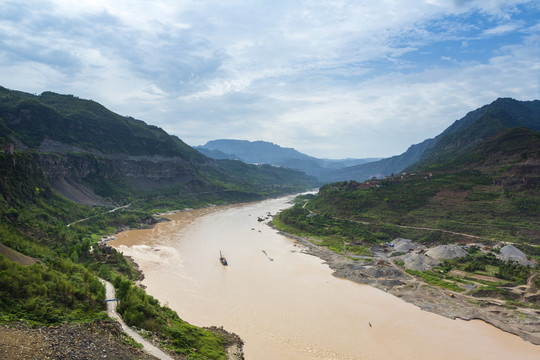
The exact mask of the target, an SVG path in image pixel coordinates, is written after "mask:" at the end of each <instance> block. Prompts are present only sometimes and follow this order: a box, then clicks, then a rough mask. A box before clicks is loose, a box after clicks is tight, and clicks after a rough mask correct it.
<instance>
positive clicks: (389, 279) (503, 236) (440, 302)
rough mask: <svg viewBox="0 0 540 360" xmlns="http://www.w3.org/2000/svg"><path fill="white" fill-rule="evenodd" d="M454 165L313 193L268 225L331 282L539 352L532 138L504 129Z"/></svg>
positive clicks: (537, 142) (539, 221) (539, 146)
mask: <svg viewBox="0 0 540 360" xmlns="http://www.w3.org/2000/svg"><path fill="white" fill-rule="evenodd" d="M462 135H463V136H465V138H466V137H467V136H471V134H467V133H466V132H464V133H462ZM472 137H474V136H472ZM454 153H455V155H454V156H450V154H447V156H446V157H445V161H444V162H442V163H436V162H429V163H428V162H426V163H425V165H424V166H425V167H420V166H418V167H417V168H416V171H414V172H410V173H409V172H406V173H402V174H400V175H397V176H393V177H386V178H384V179H378V180H377V179H375V180H369V181H366V182H363V183H360V182H355V181H342V182H337V183H332V184H328V185H325V186H323V187H321V188H320V190H319V193H318V194H317V195H312V196H303V197H299V198H298V199H297V201H298V203H297V204H296V205H295V206H294V207H293V208H291V209H288V210H285V211H283V212H282V213H280V214H279V215H278V216H277V217H276V219H275V220H274V224H275V225H276V226H277V227H278V228H279V229H280V230H283V231H285V232H287V233H290V234H294V235H297V236H301V237H302V238H304V239H309V243H307V244H308V245H310V244H312V245H310V246H311V247H310V252H311V253H313V254H316V255H318V256H320V257H322V258H323V259H324V260H325V261H326V262H327V263H328V264H329V266H330V267H331V268H332V269H334V270H335V275H336V276H339V277H344V278H346V279H349V280H353V281H357V282H360V283H364V284H370V285H373V286H376V287H378V288H381V289H383V290H385V291H389V292H391V293H392V294H394V295H396V296H400V297H402V298H403V299H404V300H405V301H409V302H412V303H414V304H416V305H418V306H420V307H422V309H425V310H428V311H433V312H435V313H437V314H441V315H444V316H448V317H450V318H456V317H459V318H463V319H482V320H484V321H487V322H489V323H491V324H493V325H495V326H497V327H499V328H501V329H503V330H506V331H509V332H512V333H514V334H518V335H520V336H521V337H522V338H524V339H527V340H529V341H531V342H533V343H535V344H540V333H539V332H538V329H539V328H540V327H539V326H540V318H539V317H538V314H539V313H540V266H539V263H540V191H539V190H540V132H536V131H532V130H530V129H528V128H525V127H519V128H506V129H502V130H500V131H498V132H497V133H495V134H494V135H493V136H490V137H488V138H486V139H484V140H480V141H476V142H475V143H474V144H471V145H469V146H468V147H467V150H464V151H454ZM306 242H307V240H306Z"/></svg>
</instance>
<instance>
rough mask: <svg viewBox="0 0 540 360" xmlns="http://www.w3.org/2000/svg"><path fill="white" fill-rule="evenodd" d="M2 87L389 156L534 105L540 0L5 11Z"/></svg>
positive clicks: (244, 1) (42, 0)
mask: <svg viewBox="0 0 540 360" xmlns="http://www.w3.org/2000/svg"><path fill="white" fill-rule="evenodd" d="M0 85H1V86H3V87H7V88H9V89H15V90H20V91H26V92H29V93H34V94H41V93H42V92H44V91H54V92H57V93H61V94H72V95H75V96H77V97H80V98H84V99H92V100H95V101H97V102H99V103H101V104H103V105H104V106H106V107H107V108H109V109H110V110H112V111H114V112H116V113H119V114H121V115H126V116H132V117H135V118H137V119H140V120H143V121H145V122H146V123H148V124H152V125H156V126H159V127H161V128H163V129H164V130H165V131H167V132H168V133H169V134H173V135H176V136H178V137H179V138H181V139H182V140H184V141H185V142H186V143H188V144H189V145H193V146H194V145H202V144H205V143H206V142H207V141H209V140H214V139H242V140H251V141H255V140H264V141H269V142H273V143H275V144H278V145H280V146H284V147H294V148H295V149H297V150H299V151H301V152H303V153H305V154H308V155H311V156H315V157H319V158H368V157H388V156H392V155H397V154H401V153H403V152H404V151H405V150H407V148H408V147H409V146H410V145H412V144H416V143H419V142H422V141H423V140H425V139H427V138H432V137H435V136H436V135H438V134H439V133H441V132H442V131H443V130H444V129H446V128H447V127H448V126H450V125H451V124H452V123H453V122H454V121H455V120H457V119H460V118H462V117H463V116H465V115H466V114H467V112H469V111H472V110H474V109H476V108H479V107H481V106H483V105H486V104H489V103H491V102H492V101H494V100H496V99H497V98H499V97H512V98H514V99H518V100H534V99H540V2H539V1H538V0H533V1H520V0H507V1H505V0H479V1H475V0H425V1H421V0H377V1H372V0H321V1H316V0H305V1H304V0H286V1H282V0H265V1H257V0H227V1H223V0H220V1H214V0H194V1H191V0H170V1H169V0H153V1H136V0H129V1H128V0H118V1H116V0H94V1H90V0H78V1H72V0H37V1H32V0H13V1H12V0H0Z"/></svg>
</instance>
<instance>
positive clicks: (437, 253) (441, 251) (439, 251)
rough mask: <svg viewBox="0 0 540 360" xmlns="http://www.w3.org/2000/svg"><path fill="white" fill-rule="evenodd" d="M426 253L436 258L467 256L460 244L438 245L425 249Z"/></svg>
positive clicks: (446, 258)
mask: <svg viewBox="0 0 540 360" xmlns="http://www.w3.org/2000/svg"><path fill="white" fill-rule="evenodd" d="M426 255H427V256H429V257H431V258H433V259H437V260H449V259H458V258H462V257H464V256H467V252H466V251H465V250H464V249H463V248H462V247H461V246H457V245H439V246H435V247H434V248H431V249H429V250H428V251H426Z"/></svg>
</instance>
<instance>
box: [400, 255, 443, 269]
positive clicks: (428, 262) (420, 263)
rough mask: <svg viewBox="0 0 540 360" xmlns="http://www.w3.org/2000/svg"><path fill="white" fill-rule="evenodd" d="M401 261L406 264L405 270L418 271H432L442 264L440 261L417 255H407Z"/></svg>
mask: <svg viewBox="0 0 540 360" xmlns="http://www.w3.org/2000/svg"><path fill="white" fill-rule="evenodd" d="M401 260H402V261H403V262H404V263H405V264H404V266H405V268H407V269H412V270H418V271H427V270H431V269H433V267H435V266H437V265H439V264H440V263H441V262H440V261H438V260H435V259H432V258H430V257H428V256H425V255H421V254H417V253H409V254H405V255H403V256H401Z"/></svg>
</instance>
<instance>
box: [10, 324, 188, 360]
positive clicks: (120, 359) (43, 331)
mask: <svg viewBox="0 0 540 360" xmlns="http://www.w3.org/2000/svg"><path fill="white" fill-rule="evenodd" d="M126 340H127V339H126V336H125V335H124V333H123V332H122V329H121V328H120V325H118V324H117V323H116V322H112V321H101V320H96V321H94V322H91V323H88V324H62V325H56V326H41V327H29V326H28V325H26V324H25V323H23V322H17V323H14V324H7V325H0V358H2V359H4V360H18V359H115V360H131V359H141V360H150V359H155V357H153V356H150V355H147V354H146V353H144V352H143V351H142V350H141V349H136V348H135V347H133V346H130V345H126ZM177 358H178V359H181V358H182V357H180V356H178V357H177Z"/></svg>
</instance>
